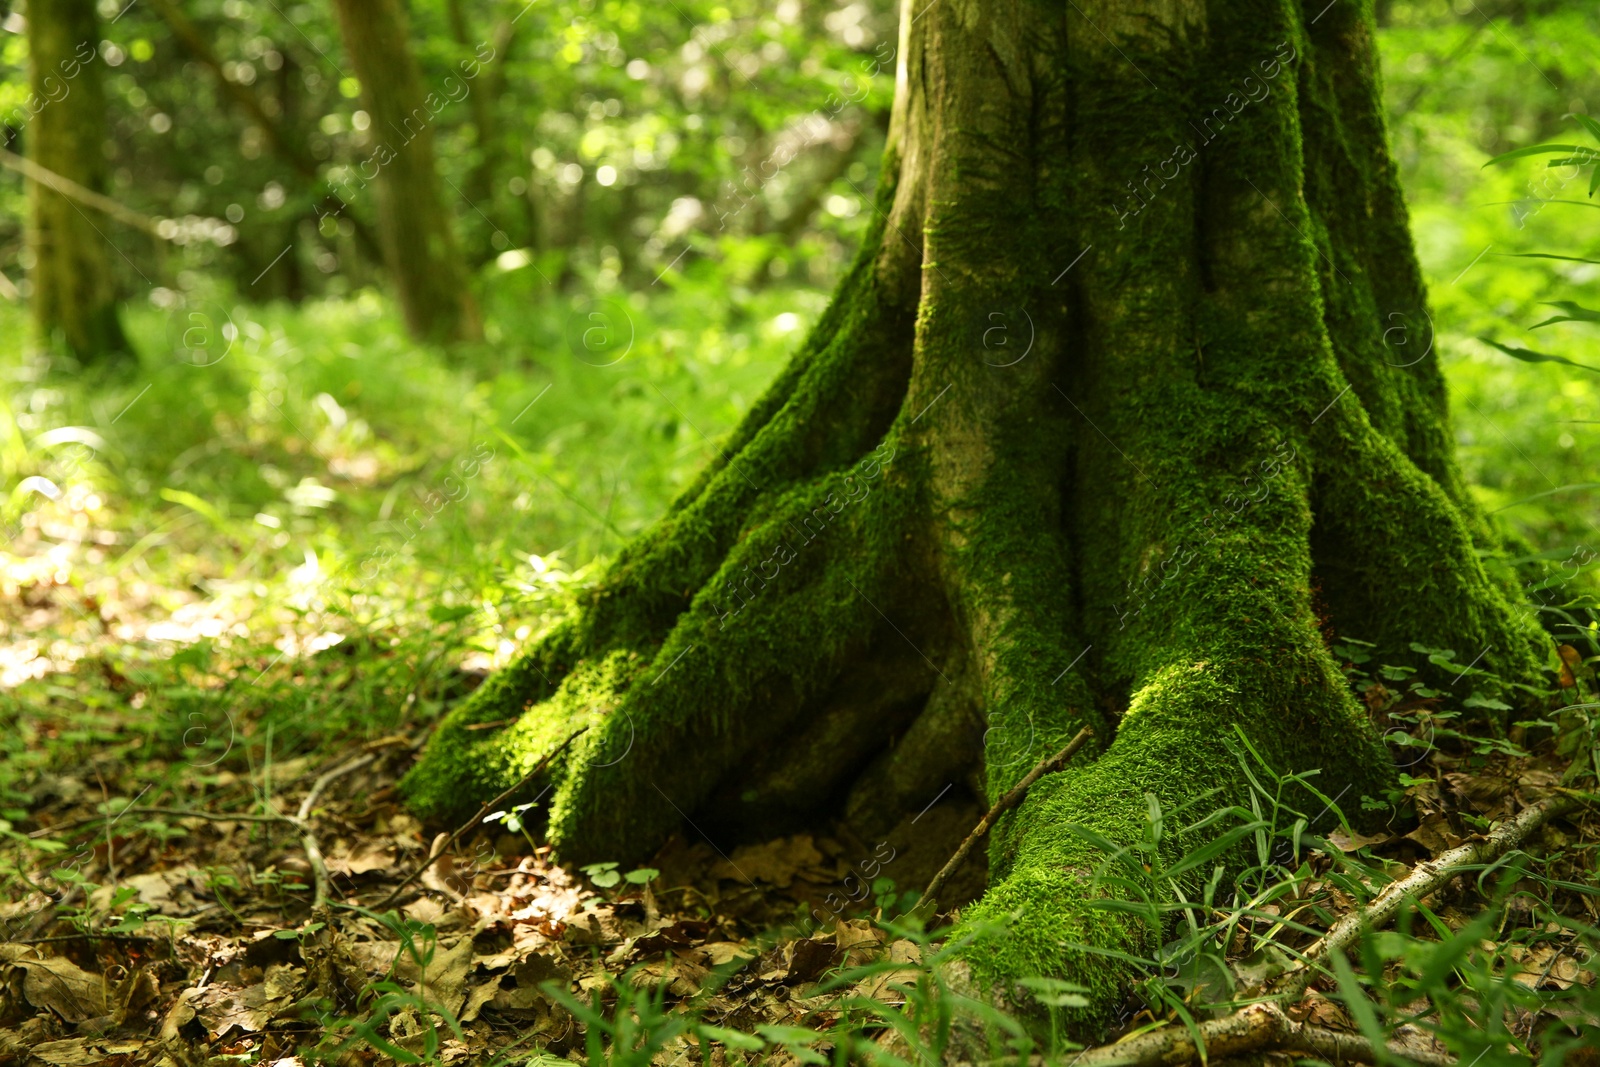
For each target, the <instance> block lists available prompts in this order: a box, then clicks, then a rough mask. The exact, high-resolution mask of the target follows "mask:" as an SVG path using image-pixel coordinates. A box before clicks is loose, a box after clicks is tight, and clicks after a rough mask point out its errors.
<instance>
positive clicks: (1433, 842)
mask: <svg viewBox="0 0 1600 1067" xmlns="http://www.w3.org/2000/svg"><path fill="white" fill-rule="evenodd" d="M1406 837H1407V838H1408V839H1409V840H1412V841H1415V842H1416V843H1417V844H1419V845H1421V846H1422V847H1423V848H1425V849H1427V850H1428V851H1429V852H1431V853H1433V854H1434V855H1435V856H1437V855H1439V854H1440V853H1441V852H1448V851H1449V850H1450V849H1452V848H1455V847H1456V846H1457V845H1459V844H1461V842H1462V841H1464V840H1465V838H1463V837H1461V835H1459V834H1457V833H1456V832H1455V830H1453V829H1452V828H1451V826H1450V820H1449V818H1447V817H1446V816H1445V814H1444V813H1443V812H1434V813H1433V814H1432V815H1429V816H1428V817H1427V818H1425V819H1423V820H1422V825H1420V826H1418V827H1417V828H1416V829H1415V830H1413V831H1411V832H1410V833H1409V834H1407V835H1406Z"/></svg>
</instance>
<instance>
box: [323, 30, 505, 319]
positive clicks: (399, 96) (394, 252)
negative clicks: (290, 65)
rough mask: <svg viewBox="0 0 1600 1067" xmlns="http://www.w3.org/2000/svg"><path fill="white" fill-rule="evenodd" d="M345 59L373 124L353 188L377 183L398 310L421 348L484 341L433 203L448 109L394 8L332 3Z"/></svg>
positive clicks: (446, 217)
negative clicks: (439, 122)
mask: <svg viewBox="0 0 1600 1067" xmlns="http://www.w3.org/2000/svg"><path fill="white" fill-rule="evenodd" d="M334 7H335V8H336V9H337V11H338V16H339V29H340V33H341V35H342V36H343V39H344V45H345V52H346V54H347V55H349V57H350V62H351V64H352V66H353V67H354V68H355V71H354V73H355V75H356V77H357V78H358V79H359V80H360V82H361V97H362V102H363V104H364V105H365V107H366V109H367V113H368V114H369V115H370V116H371V119H372V126H371V130H372V143H373V150H372V153H371V154H370V155H369V156H368V157H367V159H366V160H363V161H362V162H361V163H358V164H357V167H356V169H357V180H358V181H359V182H361V183H362V184H365V183H366V182H369V181H372V182H375V183H376V186H377V189H376V199H377V208H378V237H379V241H380V243H381V245H382V247H383V257H384V264H385V266H386V267H387V268H388V271H389V274H390V277H391V278H392V279H393V284H394V286H395V291H396V294H397V296H398V297H399V300H400V309H401V312H402V313H403V314H404V316H405V320H406V325H407V327H408V328H409V329H410V330H411V332H412V333H413V334H414V335H415V336H417V337H418V338H422V339H432V340H446V341H449V340H475V339H477V338H480V337H481V336H482V332H483V328H482V323H481V321H480V317H479V313H478V306H477V301H476V300H475V299H474V298H473V296H472V293H471V291H470V289H469V288H468V285H467V270H466V265H465V263H464V262H463V260H462V258H461V253H460V250H459V249H458V248H457V246H456V241H455V235H454V233H453V232H452V229H451V222H450V213H449V212H448V211H446V210H445V207H444V204H443V202H442V201H441V199H440V193H439V176H438V173H437V171H436V169H435V166H434V152H433V124H434V122H435V121H436V118H437V115H438V114H439V113H440V112H441V111H442V110H443V109H444V108H445V107H447V106H450V100H449V98H448V97H446V96H445V95H444V93H443V91H442V90H435V91H429V92H424V90H423V86H422V79H421V76H420V75H419V74H418V71H417V64H416V61H415V59H413V57H412V55H411V49H410V43H409V41H408V27H409V20H408V19H407V18H406V13H405V9H404V8H403V7H402V6H401V4H400V3H399V0H335V3H334Z"/></svg>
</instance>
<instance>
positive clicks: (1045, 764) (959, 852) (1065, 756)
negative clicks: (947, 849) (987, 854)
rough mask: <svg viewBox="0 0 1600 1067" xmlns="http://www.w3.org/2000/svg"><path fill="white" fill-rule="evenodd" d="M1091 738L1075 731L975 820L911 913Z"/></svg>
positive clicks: (1086, 731) (1089, 733)
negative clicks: (1036, 785)
mask: <svg viewBox="0 0 1600 1067" xmlns="http://www.w3.org/2000/svg"><path fill="white" fill-rule="evenodd" d="M1093 736H1094V730H1093V729H1091V728H1090V727H1088V726H1085V727H1084V728H1083V729H1081V730H1079V731H1078V734H1077V736H1076V737H1074V738H1073V739H1072V740H1071V741H1068V742H1067V747H1066V748H1064V749H1062V750H1061V751H1060V752H1057V753H1056V754H1055V755H1054V756H1050V757H1048V758H1046V759H1043V760H1041V761H1040V762H1039V764H1038V765H1037V766H1036V767H1034V768H1033V770H1031V771H1029V772H1028V773H1027V775H1026V776H1025V777H1024V778H1023V779H1022V781H1020V782H1018V783H1017V784H1016V785H1014V786H1012V787H1011V790H1010V792H1008V793H1006V795H1005V796H1003V797H1001V798H1000V799H999V800H997V801H995V802H994V807H992V808H990V809H989V811H988V813H987V814H985V815H984V817H983V818H981V819H979V820H978V825H977V826H974V827H973V828H972V833H970V834H968V835H967V837H966V840H965V841H962V842H961V847H960V848H958V849H956V854H955V855H954V856H951V857H950V862H949V863H946V864H945V865H944V866H943V867H942V868H940V870H939V873H938V874H936V875H934V876H933V881H931V882H929V883H928V888H926V889H924V890H923V891H922V896H921V897H919V898H917V903H916V906H915V907H913V908H912V909H911V910H912V911H913V912H915V911H920V910H921V909H922V906H923V905H924V904H932V903H933V900H934V897H935V896H937V894H938V892H939V890H941V889H943V888H944V884H945V882H947V881H949V879H950V876H951V875H952V874H954V873H955V871H956V868H957V867H960V866H961V861H962V860H964V859H966V858H967V853H968V852H971V851H972V846H973V845H975V844H977V843H978V839H979V838H981V837H983V835H984V834H986V833H988V832H989V830H990V828H992V827H993V826H994V824H995V823H996V822H997V821H998V820H999V818H1000V816H1002V815H1004V814H1005V813H1006V812H1007V811H1009V810H1011V809H1012V808H1014V807H1016V806H1017V804H1018V803H1019V802H1021V800H1022V798H1023V797H1024V796H1026V795H1027V794H1028V790H1029V788H1031V787H1032V786H1033V783H1034V782H1037V781H1038V780H1039V779H1040V778H1043V777H1044V776H1045V775H1047V774H1049V773H1050V772H1051V771H1058V770H1060V769H1061V767H1062V766H1063V765H1064V764H1065V763H1066V762H1067V760H1069V759H1071V758H1072V757H1073V754H1074V753H1076V752H1077V751H1078V749H1080V748H1082V747H1083V745H1084V742H1086V741H1088V740H1089V738H1091V737H1093Z"/></svg>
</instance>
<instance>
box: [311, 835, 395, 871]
mask: <svg viewBox="0 0 1600 1067" xmlns="http://www.w3.org/2000/svg"><path fill="white" fill-rule="evenodd" d="M327 864H328V873H329V874H346V875H354V874H369V873H371V872H372V871H387V870H389V869H390V868H391V867H393V866H394V865H395V857H394V853H393V852H392V851H391V850H390V849H389V848H388V847H386V846H385V845H383V844H381V843H378V842H373V841H360V842H357V844H356V845H355V846H354V847H352V846H350V845H348V844H346V843H344V842H340V847H335V848H334V849H333V852H332V854H331V855H329V856H328V857H327Z"/></svg>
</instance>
